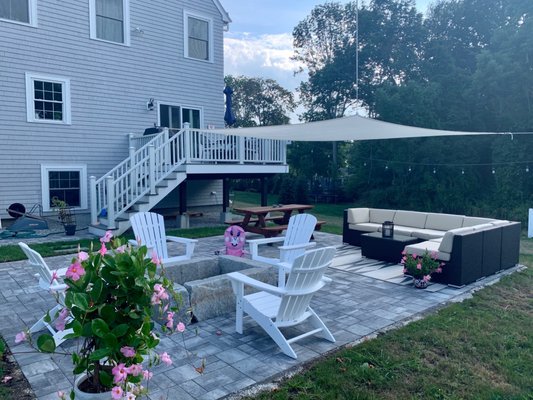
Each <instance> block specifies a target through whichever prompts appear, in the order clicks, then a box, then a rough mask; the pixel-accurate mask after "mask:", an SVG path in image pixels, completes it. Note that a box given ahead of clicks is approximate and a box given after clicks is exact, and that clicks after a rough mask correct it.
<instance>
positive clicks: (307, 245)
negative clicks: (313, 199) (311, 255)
mask: <svg viewBox="0 0 533 400" xmlns="http://www.w3.org/2000/svg"><path fill="white" fill-rule="evenodd" d="M314 246H316V242H307V243H300V244H291V245H290V246H279V247H278V248H279V250H280V251H282V250H297V249H307V248H311V247H314Z"/></svg>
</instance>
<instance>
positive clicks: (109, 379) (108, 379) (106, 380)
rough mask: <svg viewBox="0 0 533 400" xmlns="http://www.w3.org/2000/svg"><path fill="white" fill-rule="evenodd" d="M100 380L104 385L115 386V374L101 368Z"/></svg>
mask: <svg viewBox="0 0 533 400" xmlns="http://www.w3.org/2000/svg"><path fill="white" fill-rule="evenodd" d="M100 382H101V383H102V385H104V386H107V387H111V386H113V376H112V375H111V374H110V373H109V372H107V371H105V370H100Z"/></svg>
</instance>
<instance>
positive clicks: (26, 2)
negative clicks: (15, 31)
mask: <svg viewBox="0 0 533 400" xmlns="http://www.w3.org/2000/svg"><path fill="white" fill-rule="evenodd" d="M36 11H37V0H0V19H2V20H6V21H10V22H19V23H22V24H29V25H36Z"/></svg>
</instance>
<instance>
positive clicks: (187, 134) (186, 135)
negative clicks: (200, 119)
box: [183, 122, 191, 163]
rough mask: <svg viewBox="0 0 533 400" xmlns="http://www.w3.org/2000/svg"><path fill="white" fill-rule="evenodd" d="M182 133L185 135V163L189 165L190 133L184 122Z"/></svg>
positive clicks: (187, 124) (186, 123)
mask: <svg viewBox="0 0 533 400" xmlns="http://www.w3.org/2000/svg"><path fill="white" fill-rule="evenodd" d="M183 131H184V133H185V135H184V136H183V140H184V145H185V162H186V163H189V162H190V161H191V131H190V130H189V123H188V122H185V123H184V124H183Z"/></svg>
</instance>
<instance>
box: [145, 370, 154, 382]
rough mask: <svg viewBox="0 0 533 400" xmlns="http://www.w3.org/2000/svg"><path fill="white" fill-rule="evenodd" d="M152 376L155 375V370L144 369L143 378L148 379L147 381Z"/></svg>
mask: <svg viewBox="0 0 533 400" xmlns="http://www.w3.org/2000/svg"><path fill="white" fill-rule="evenodd" d="M152 376H154V373H153V372H150V371H148V370H144V371H143V378H144V379H146V380H147V381H149V380H150V379H152Z"/></svg>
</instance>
